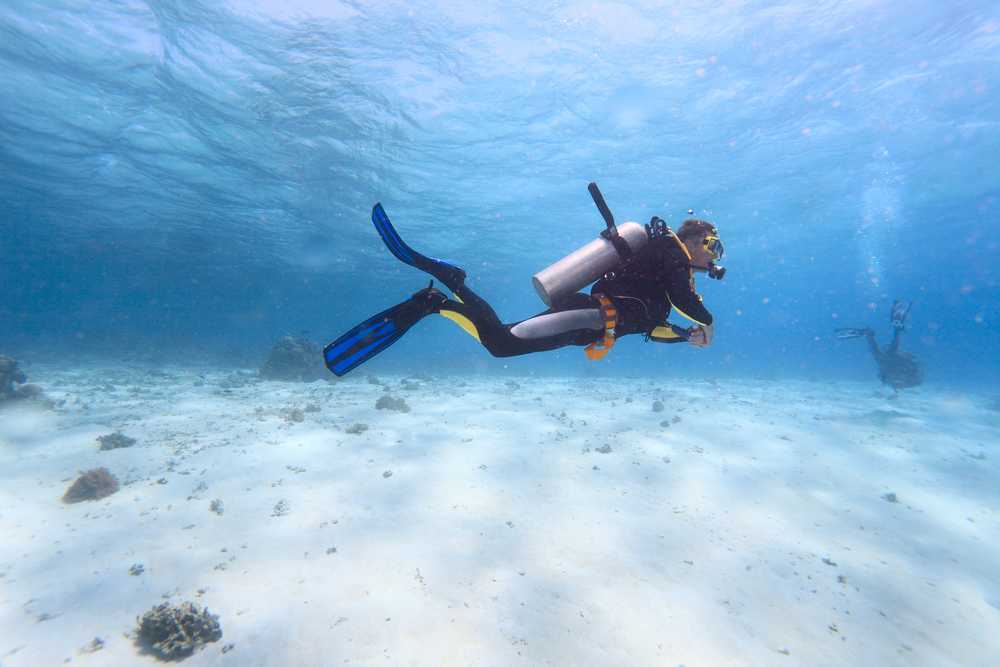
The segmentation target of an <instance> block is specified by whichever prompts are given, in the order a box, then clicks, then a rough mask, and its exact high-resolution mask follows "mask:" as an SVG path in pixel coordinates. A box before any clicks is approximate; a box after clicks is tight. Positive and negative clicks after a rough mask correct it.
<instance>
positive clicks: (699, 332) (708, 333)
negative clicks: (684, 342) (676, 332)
mask: <svg viewBox="0 0 1000 667" xmlns="http://www.w3.org/2000/svg"><path fill="white" fill-rule="evenodd" d="M688 342H689V343H691V344H692V345H694V346H695V347H708V346H709V345H711V344H712V329H711V327H708V328H706V327H701V326H697V327H693V328H692V329H691V334H690V335H689V336H688Z"/></svg>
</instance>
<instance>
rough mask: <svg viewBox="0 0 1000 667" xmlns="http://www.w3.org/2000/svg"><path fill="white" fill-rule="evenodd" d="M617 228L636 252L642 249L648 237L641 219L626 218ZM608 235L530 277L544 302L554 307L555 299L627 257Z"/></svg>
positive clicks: (585, 283)
mask: <svg viewBox="0 0 1000 667" xmlns="http://www.w3.org/2000/svg"><path fill="white" fill-rule="evenodd" d="M616 229H617V235H618V236H619V237H620V239H621V240H623V241H624V242H625V243H626V244H627V246H628V250H629V251H631V253H633V254H634V253H637V252H639V251H640V250H642V248H643V247H644V246H645V245H646V243H647V242H648V241H649V235H648V234H647V233H646V228H645V227H644V226H643V225H640V224H639V223H638V222H625V223H622V224H621V225H617V226H616ZM607 236H610V234H609V235H607ZM607 236H605V235H601V236H599V237H598V238H596V239H594V240H593V241H591V242H590V243H588V244H587V245H585V246H583V247H582V248H578V249H577V250H575V251H573V252H572V253H570V254H569V255H566V256H565V257H563V258H562V259H560V260H559V261H558V262H556V263H555V264H552V265H551V266H547V267H546V268H544V269H542V270H541V271H539V272H538V273H536V274H535V275H533V276H532V277H531V282H532V283H533V284H534V286H535V291H536V292H538V296H540V297H541V299H542V301H544V302H545V305H547V306H548V307H550V308H551V307H552V305H553V303H556V302H558V301H559V300H560V299H561V298H563V297H565V296H567V295H569V294H573V293H574V292H576V291H578V290H581V289H583V288H584V287H586V286H587V285H589V284H590V283H592V282H594V281H595V280H597V279H598V278H600V277H601V276H603V275H604V274H605V273H607V272H608V271H610V270H611V269H613V268H615V267H616V266H618V265H619V264H621V263H622V262H623V261H625V259H627V258H626V257H622V255H621V253H620V252H619V250H618V248H617V247H616V244H615V242H613V241H612V240H611V239H610V238H608V237H607Z"/></svg>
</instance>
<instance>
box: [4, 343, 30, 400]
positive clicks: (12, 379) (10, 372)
mask: <svg viewBox="0 0 1000 667" xmlns="http://www.w3.org/2000/svg"><path fill="white" fill-rule="evenodd" d="M27 381H28V378H27V377H25V375H24V373H23V372H22V371H21V369H20V368H18V367H17V362H16V361H15V360H13V359H11V358H10V357H5V356H4V355H2V354H0V400H3V399H5V398H14V395H15V394H16V393H17V388H15V387H14V385H15V384H24V383H25V382H27Z"/></svg>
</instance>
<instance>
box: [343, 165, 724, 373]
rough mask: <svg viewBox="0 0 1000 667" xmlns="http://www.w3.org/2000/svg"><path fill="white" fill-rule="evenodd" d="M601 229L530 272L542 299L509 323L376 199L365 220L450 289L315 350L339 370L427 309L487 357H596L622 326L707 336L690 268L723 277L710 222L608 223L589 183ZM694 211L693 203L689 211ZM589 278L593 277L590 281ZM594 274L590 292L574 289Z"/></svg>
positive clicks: (383, 344)
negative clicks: (685, 322)
mask: <svg viewBox="0 0 1000 667" xmlns="http://www.w3.org/2000/svg"><path fill="white" fill-rule="evenodd" d="M588 189H589V190H590V194H591V196H592V197H593V199H594V203H595V204H596V205H597V207H598V209H599V210H600V212H601V214H602V216H603V217H604V220H605V223H606V225H607V229H606V230H604V231H602V232H601V235H600V237H598V238H597V239H595V240H594V241H591V242H590V243H588V244H587V245H585V246H583V247H582V248H580V249H578V250H576V251H575V252H573V253H572V254H570V255H568V256H567V257H564V258H563V259H561V260H559V261H558V262H556V263H555V264H553V265H552V266H550V267H548V268H546V269H544V270H542V271H540V272H538V273H537V274H535V275H534V277H533V279H532V282H533V283H534V286H535V290H536V291H537V292H538V294H539V296H540V297H541V298H542V300H543V301H544V302H545V304H546V305H547V306H549V308H548V309H547V310H545V311H543V312H541V313H539V314H538V315H535V316H533V317H530V318H528V319H526V320H522V321H520V322H514V323H503V322H501V321H500V318H499V317H498V316H497V314H496V312H495V311H494V310H493V308H492V307H491V306H490V305H489V304H488V303H487V302H486V301H485V300H483V299H482V298H481V297H480V296H479V295H478V294H476V293H475V292H473V291H472V290H471V289H469V287H468V285H466V284H465V278H466V274H465V271H464V270H462V269H461V268H459V267H458V266H455V265H453V264H450V263H448V262H445V261H443V260H440V259H434V258H431V257H427V256H425V255H422V254H420V253H418V252H416V251H415V250H413V249H412V248H410V247H409V246H408V245H407V244H406V243H405V242H404V241H403V239H402V238H401V237H400V236H399V234H398V233H397V232H396V230H395V228H394V227H393V226H392V223H391V222H390V221H389V217H388V216H387V215H386V213H385V210H384V209H383V208H382V205H381V204H375V207H374V208H373V210H372V222H373V223H374V225H375V229H376V230H377V231H378V233H379V235H380V236H381V237H382V241H383V242H384V243H385V245H386V247H387V248H388V249H389V251H390V252H391V253H392V254H393V255H395V256H396V258H397V259H399V260H400V261H401V262H404V263H406V264H409V265H410V266H413V267H415V268H417V269H420V270H421V271H424V272H425V273H428V274H430V275H431V276H432V277H433V278H435V279H437V280H438V281H439V282H441V283H442V284H443V285H444V286H445V287H447V288H448V289H449V290H450V291H451V292H452V294H453V295H454V296H453V297H452V298H449V297H448V296H447V295H445V294H444V293H443V292H441V291H440V290H438V289H436V288H435V287H434V281H433V280H431V282H430V285H429V286H428V287H425V288H424V289H422V290H420V291H418V292H416V293H415V294H413V296H411V297H410V298H409V299H407V300H406V301H403V302H402V303H400V304H397V305H395V306H393V307H391V308H388V309H387V310H384V311H382V312H381V313H378V314H377V315H374V316H372V317H370V318H369V319H367V320H365V321H364V322H362V323H361V324H359V325H357V326H356V327H354V328H353V329H351V330H350V331H348V332H347V333H345V334H344V335H343V336H341V337H340V338H338V339H337V340H335V341H334V342H332V343H330V344H329V345H327V346H326V348H324V350H323V356H324V360H325V362H326V365H327V368H329V369H330V370H331V371H332V372H333V373H334V374H336V375H338V376H342V375H344V374H346V373H348V372H349V371H351V370H352V369H354V368H356V367H357V366H359V365H360V364H362V363H364V362H365V361H368V360H369V359H371V358H372V357H374V356H375V355H376V354H378V353H379V352H381V351H382V350H384V349H386V348H387V347H389V346H390V345H392V344H393V343H394V342H396V341H397V340H399V338H400V337H402V336H403V334H405V333H406V331H407V330H409V329H410V327H412V326H413V325H414V324H416V323H417V322H419V321H420V320H421V319H423V318H424V317H426V316H427V315H430V314H432V313H437V314H439V315H442V316H444V317H446V318H448V319H450V320H452V321H454V322H455V323H456V324H458V325H459V326H460V327H462V329H464V330H465V331H466V332H467V333H468V334H469V335H471V336H472V337H473V338H475V339H476V340H477V341H479V342H480V343H481V344H482V345H483V347H485V348H486V349H487V350H488V351H489V352H490V354H492V355H493V356H495V357H510V356H516V355H521V354H529V353H531V352H542V351H547V350H554V349H556V348H560V347H564V346H567V345H578V346H586V347H585V352H586V355H587V357H588V358H589V359H591V360H597V359H601V358H603V357H604V356H605V355H606V354H607V353H608V351H609V350H610V349H611V347H612V346H613V345H614V344H615V341H616V340H617V339H618V338H620V337H622V336H626V335H629V334H642V335H643V336H644V337H645V339H646V340H653V341H656V342H662V343H678V342H689V343H691V344H692V345H694V346H696V347H707V346H708V345H710V344H711V343H712V338H713V327H712V315H711V313H709V312H708V310H707V309H706V308H705V306H704V305H703V304H702V300H701V297H700V296H699V295H698V293H697V292H696V291H695V288H694V272H695V271H703V272H706V273H708V275H709V276H710V277H712V278H714V279H716V280H721V279H722V277H723V276H724V275H725V272H726V269H725V268H724V267H722V266H719V265H718V264H716V261H718V260H720V259H721V258H722V256H723V252H724V250H723V244H722V241H721V239H720V238H719V236H718V231H717V230H716V228H715V226H714V225H713V224H712V223H710V222H707V221H704V220H694V219H690V220H685V221H684V223H683V224H682V225H681V227H680V228H679V229H678V230H677V232H676V233H675V232H674V231H673V230H671V229H670V228H669V227H667V224H666V223H665V222H664V221H663V220H662V219H660V218H658V217H653V218H652V220H650V222H649V224H647V225H640V224H639V223H636V222H626V223H623V224H622V225H616V224H615V222H614V217H613V216H612V214H611V211H610V210H609V209H608V206H607V204H606V203H605V201H604V197H603V196H602V195H601V192H600V190H599V189H598V188H597V185H596V184H595V183H591V184H590V185H589V186H588ZM688 213H689V214H690V213H693V211H689V212H688ZM595 281H596V282H595ZM591 283H593V286H592V288H591V290H590V294H589V295H588V294H583V293H581V292H579V291H578V290H580V289H583V288H584V287H586V286H587V285H589V284H591ZM671 310H676V311H677V312H678V313H680V314H681V315H683V316H684V317H686V318H687V319H689V320H691V321H692V322H694V323H695V324H694V326H692V327H690V328H687V329H685V328H681V327H680V326H677V325H674V324H671V323H670V322H668V321H667V316H668V315H669V314H670V311H671Z"/></svg>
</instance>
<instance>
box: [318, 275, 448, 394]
mask: <svg viewBox="0 0 1000 667" xmlns="http://www.w3.org/2000/svg"><path fill="white" fill-rule="evenodd" d="M446 301H447V297H446V296H445V295H444V294H443V293H442V292H441V291H439V290H436V289H434V288H433V287H425V288H424V289H422V290H420V291H418V292H416V293H415V294H414V295H413V296H411V297H410V298H409V299H407V300H406V301H403V302H402V303H398V304H396V305H395V306H392V307H391V308H387V309H385V310H383V311H382V312H380V313H378V314H376V315H373V316H372V317H369V318H368V319H367V320H365V321H364V322H362V323H361V324H358V325H357V326H355V327H353V328H352V329H351V330H350V331H348V332H347V333H345V334H343V335H342V336H340V337H339V338H337V340H335V341H333V342H332V343H330V344H329V345H327V346H326V347H325V348H323V359H324V361H325V362H326V366H327V368H329V369H330V370H331V371H332V372H333V373H334V374H335V375H337V376H341V375H345V374H347V373H348V372H350V371H351V370H352V369H354V368H357V367H358V366H360V365H361V364H363V363H365V362H366V361H368V360H369V359H371V358H372V357H374V356H375V355H377V354H378V353H379V352H382V351H383V350H385V349H386V348H388V347H389V346H390V345H392V344H393V343H395V342H396V341H397V340H399V339H400V338H401V337H402V336H403V334H405V333H406V332H407V331H409V329H410V327H412V326H413V325H414V324H416V323H417V322H419V321H420V320H422V319H423V318H425V317H426V316H428V315H430V314H431V313H436V312H438V311H439V309H440V308H441V305H442V304H443V303H445V302H446Z"/></svg>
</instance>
